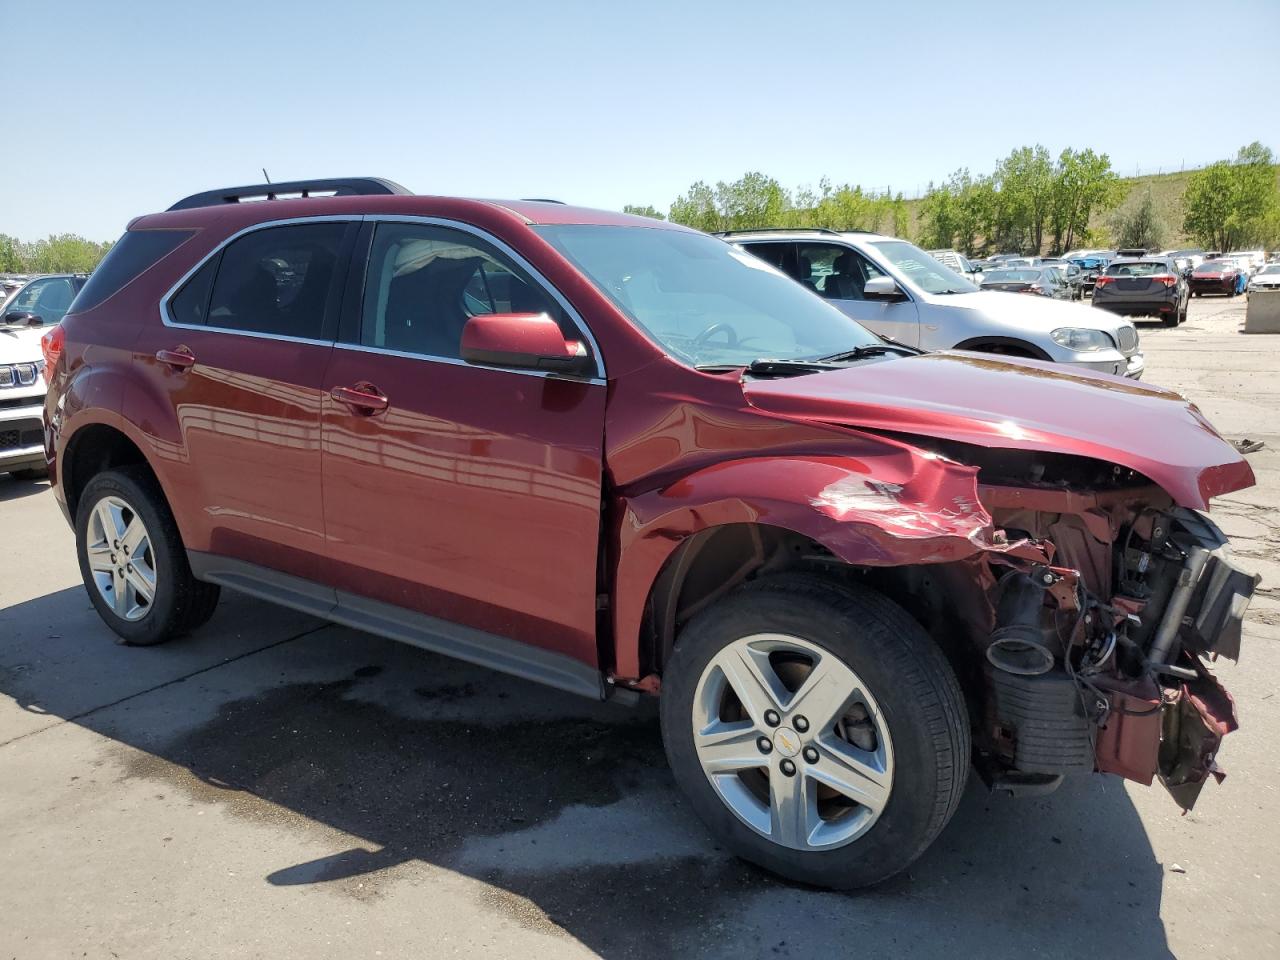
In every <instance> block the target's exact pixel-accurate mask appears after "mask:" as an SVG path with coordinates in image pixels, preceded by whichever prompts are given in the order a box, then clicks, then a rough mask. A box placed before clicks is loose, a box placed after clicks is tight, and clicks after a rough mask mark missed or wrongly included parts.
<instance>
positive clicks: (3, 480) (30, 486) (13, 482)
mask: <svg viewBox="0 0 1280 960" xmlns="http://www.w3.org/2000/svg"><path fill="white" fill-rule="evenodd" d="M48 490H49V481H48V480H45V479H43V478H42V479H40V480H19V479H18V478H17V477H15V476H14V475H13V474H11V473H0V503H7V502H8V501H10V500H18V499H20V498H22V497H31V496H35V495H36V494H39V493H46V492H48Z"/></svg>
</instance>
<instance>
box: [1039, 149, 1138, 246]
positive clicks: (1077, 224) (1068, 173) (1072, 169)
mask: <svg viewBox="0 0 1280 960" xmlns="http://www.w3.org/2000/svg"><path fill="white" fill-rule="evenodd" d="M1119 194H1120V186H1119V179H1118V178H1117V177H1116V175H1115V172H1114V171H1113V170H1112V169H1111V158H1110V157H1108V156H1107V155H1106V154H1105V153H1102V154H1097V153H1094V152H1093V151H1092V150H1089V149H1086V150H1081V151H1079V152H1077V151H1075V150H1072V149H1071V148H1070V147H1068V148H1067V149H1065V150H1063V151H1062V153H1061V155H1060V156H1059V157H1058V164H1057V167H1056V168H1055V170H1054V179H1053V191H1052V199H1051V205H1050V214H1049V219H1050V223H1051V225H1052V229H1053V249H1054V250H1056V251H1058V252H1062V251H1064V250H1069V249H1070V248H1072V247H1074V246H1075V245H1076V243H1077V242H1085V241H1087V240H1088V238H1089V220H1090V218H1091V217H1092V216H1093V213H1094V211H1095V210H1108V209H1111V208H1112V207H1114V206H1115V205H1116V204H1117V203H1118V202H1119V200H1120V196H1119Z"/></svg>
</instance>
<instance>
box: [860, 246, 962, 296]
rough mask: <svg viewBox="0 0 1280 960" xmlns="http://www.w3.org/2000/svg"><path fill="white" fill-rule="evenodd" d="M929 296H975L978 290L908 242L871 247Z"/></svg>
mask: <svg viewBox="0 0 1280 960" xmlns="http://www.w3.org/2000/svg"><path fill="white" fill-rule="evenodd" d="M871 246H873V247H875V248H876V249H877V250H878V251H880V253H881V254H882V255H883V256H884V258H885V259H886V260H888V261H889V262H890V263H891V264H893V265H894V266H895V267H897V268H898V270H899V271H901V272H902V273H903V274H905V275H906V278H907V280H909V281H910V282H911V283H912V284H913V285H914V286H916V287H919V288H920V289H921V290H923V291H924V292H925V293H973V292H974V291H975V290H977V289H978V288H977V287H976V286H974V285H973V284H972V283H970V282H969V281H968V280H966V279H965V278H964V277H962V276H960V274H958V273H956V272H955V271H954V270H952V269H950V268H949V267H947V266H946V265H945V264H942V263H939V262H938V261H937V260H935V259H934V258H933V257H931V256H929V254H927V253H925V252H924V251H923V250H921V249H920V248H919V247H917V246H916V245H915V244H913V243H907V242H906V241H905V240H877V241H875V242H874V243H872V244H871Z"/></svg>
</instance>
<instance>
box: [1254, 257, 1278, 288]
mask: <svg viewBox="0 0 1280 960" xmlns="http://www.w3.org/2000/svg"><path fill="white" fill-rule="evenodd" d="M1257 290H1280V263H1268V264H1266V265H1265V266H1264V267H1263V268H1262V269H1261V270H1259V271H1258V272H1257V273H1255V274H1254V275H1253V279H1251V280H1250V281H1249V292H1250V293H1253V292H1255V291H1257Z"/></svg>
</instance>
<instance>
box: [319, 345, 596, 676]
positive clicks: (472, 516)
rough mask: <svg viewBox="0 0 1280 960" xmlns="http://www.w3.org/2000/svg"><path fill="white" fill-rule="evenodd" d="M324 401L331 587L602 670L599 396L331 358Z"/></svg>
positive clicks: (511, 377) (509, 377)
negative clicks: (342, 389) (341, 393)
mask: <svg viewBox="0 0 1280 960" xmlns="http://www.w3.org/2000/svg"><path fill="white" fill-rule="evenodd" d="M326 379H327V382H328V383H329V384H330V385H331V386H336V385H349V384H356V383H362V382H363V383H367V384H370V385H374V386H376V387H377V388H378V390H379V391H380V392H381V393H382V394H383V395H385V396H386V398H387V402H388V407H387V409H386V410H385V411H383V412H380V413H374V414H368V415H367V414H361V413H358V412H353V410H352V409H351V408H349V407H347V406H345V405H343V404H341V403H338V402H337V401H334V400H332V399H330V398H328V397H326V398H325V400H324V500H325V529H326V531H327V537H328V540H329V546H330V556H331V557H332V558H333V560H332V582H333V584H334V585H335V586H336V587H337V588H338V589H340V590H349V591H351V592H353V593H357V594H360V595H362V596H366V597H371V598H373V599H375V600H382V601H384V602H387V603H393V604H396V605H397V606H401V607H407V608H409V609H411V610H415V611H418V612H421V613H428V614H431V615H433V616H436V617H440V618H442V619H445V620H451V621H453V622H456V623H462V624H465V625H466V626H470V627H475V628H476V629H480V630H485V631H487V632H489V633H496V634H499V635H501V636H507V637H511V638H513V639H516V640H520V641H523V642H525V643H530V644H534V645H537V646H541V647H546V648H548V649H552V650H555V651H557V652H560V653H566V654H568V655H570V656H573V657H575V658H577V659H580V660H582V661H584V662H586V663H591V664H594V663H595V662H596V659H597V657H596V644H595V617H596V563H597V552H598V536H599V527H600V477H601V460H602V451H601V444H602V441H603V427H604V402H605V387H604V386H603V385H601V384H593V383H584V382H573V381H568V380H557V379H553V378H550V377H536V376H527V375H523V374H519V373H514V372H507V371H501V370H487V369H481V368H478V367H470V366H466V365H462V364H456V363H449V362H445V361H440V360H427V359H419V358H416V357H405V356H396V355H391V354H377V353H369V352H365V351H363V350H357V349H345V348H343V347H341V346H339V347H338V348H336V349H335V351H334V354H333V359H332V362H331V364H330V368H329V374H328V377H327V378H326Z"/></svg>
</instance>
